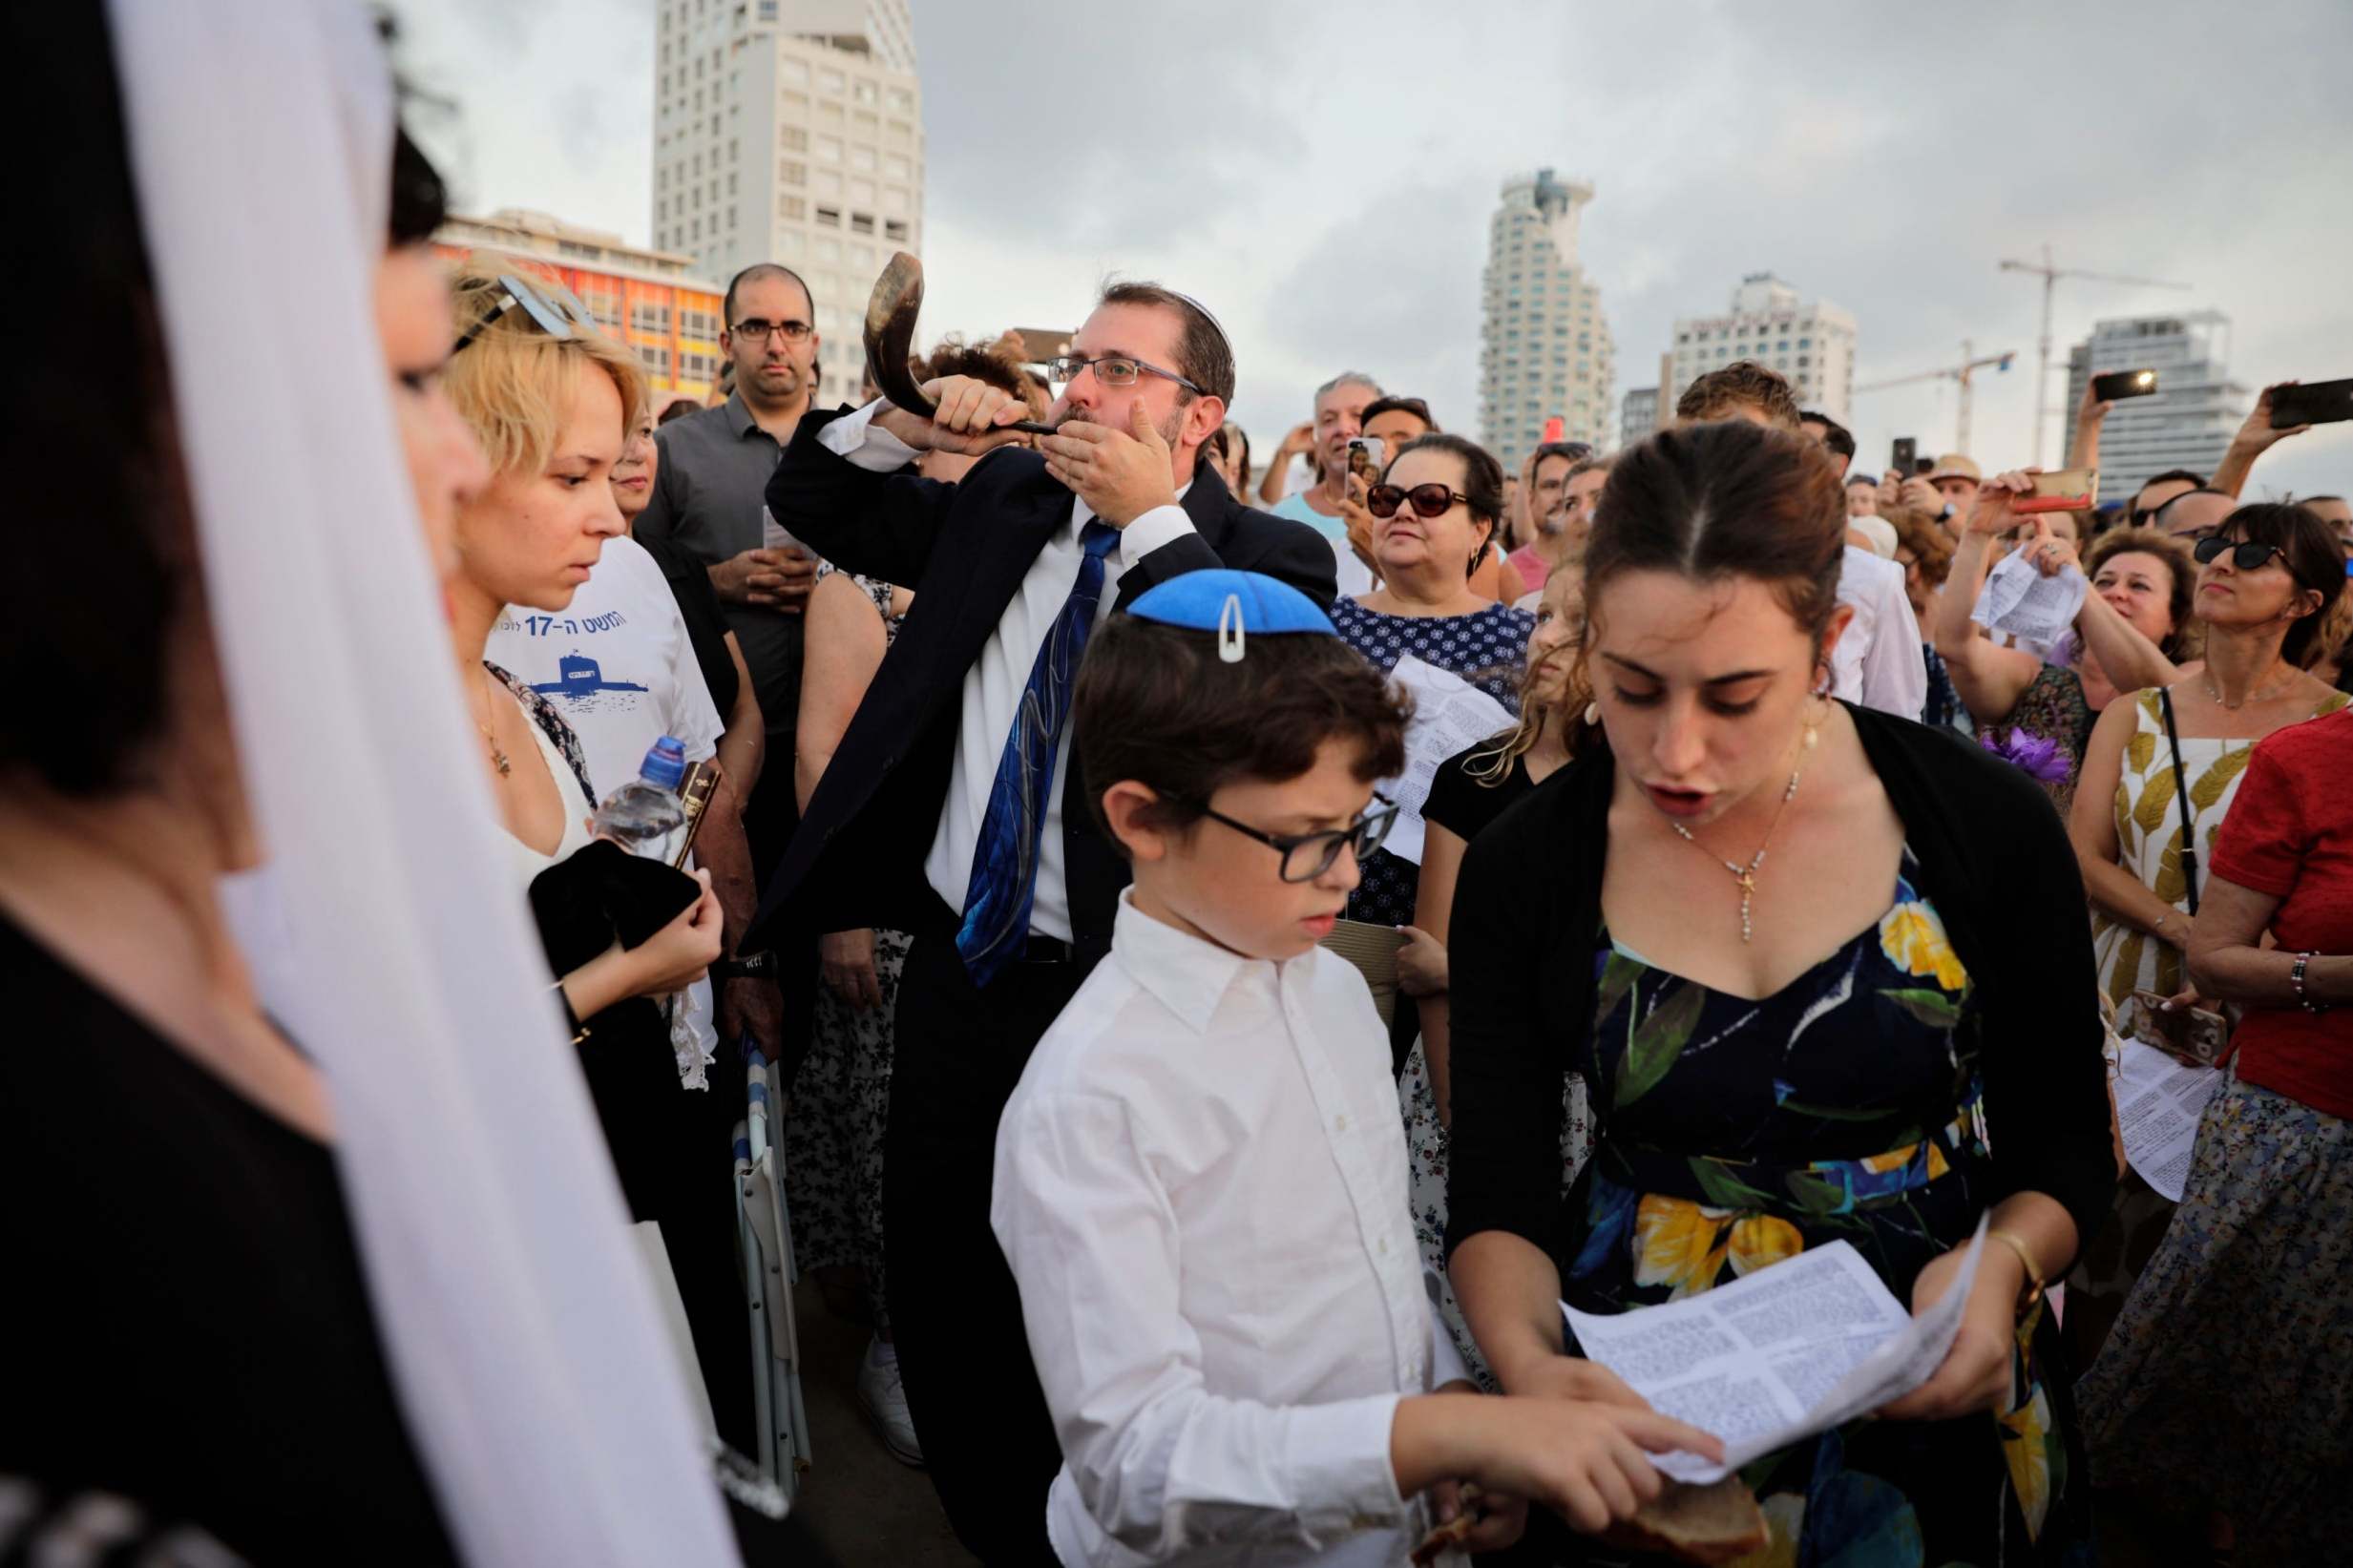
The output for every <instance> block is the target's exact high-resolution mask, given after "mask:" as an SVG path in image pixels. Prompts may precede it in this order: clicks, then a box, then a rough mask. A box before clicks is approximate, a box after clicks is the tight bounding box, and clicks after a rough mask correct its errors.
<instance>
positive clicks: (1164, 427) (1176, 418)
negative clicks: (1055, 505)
mask: <svg viewBox="0 0 2353 1568" xmlns="http://www.w3.org/2000/svg"><path fill="white" fill-rule="evenodd" d="M1074 420H1077V421H1081V422H1083V423H1085V424H1089V425H1103V428H1104V429H1111V430H1117V431H1119V432H1120V433H1121V434H1122V435H1128V434H1131V433H1133V432H1131V431H1130V430H1129V429H1128V428H1127V422H1126V421H1125V420H1122V421H1121V422H1120V423H1118V424H1117V425H1108V424H1104V422H1103V420H1101V419H1099V418H1097V417H1096V415H1095V411H1094V410H1093V409H1091V408H1073V409H1071V410H1070V411H1069V412H1067V413H1065V414H1063V415H1062V417H1061V418H1060V419H1058V420H1056V421H1055V422H1054V428H1055V429H1058V430H1059V429H1061V428H1062V427H1063V426H1065V425H1068V424H1070V423H1071V422H1072V421H1074ZM1152 429H1154V430H1155V431H1156V432H1158V434H1159V436H1160V438H1161V439H1162V440H1163V441H1166V443H1168V449H1169V450H1171V451H1174V450H1175V449H1176V444H1177V432H1178V431H1179V430H1182V429H1185V410H1184V409H1182V408H1179V409H1177V410H1176V411H1175V412H1174V413H1171V414H1170V415H1169V416H1168V417H1167V419H1166V421H1164V422H1163V423H1161V424H1158V425H1155V426H1153V427H1152Z"/></svg>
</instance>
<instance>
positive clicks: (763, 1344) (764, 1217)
mask: <svg viewBox="0 0 2353 1568" xmlns="http://www.w3.org/2000/svg"><path fill="white" fill-rule="evenodd" d="M748 1056H749V1061H748V1062H747V1063H746V1075H747V1077H748V1082H747V1084H746V1088H747V1091H748V1093H747V1098H748V1100H749V1103H750V1112H749V1115H748V1116H747V1117H746V1119H745V1120H743V1121H741V1122H738V1123H737V1124H736V1128H735V1217H736V1232H737V1236H738V1239H739V1241H740V1242H741V1244H742V1247H743V1254H744V1259H743V1261H744V1293H745V1300H746V1306H747V1307H748V1309H749V1314H750V1331H751V1355H752V1369H753V1370H752V1405H753V1413H754V1416H755V1418H756V1419H757V1420H758V1422H759V1427H760V1432H759V1445H760V1452H759V1453H756V1454H754V1455H753V1457H754V1458H755V1459H756V1460H757V1461H758V1462H759V1465H760V1469H761V1472H762V1474H766V1475H767V1477H768V1478H769V1479H770V1480H772V1481H774V1482H775V1483H776V1484H777V1486H778V1487H780V1488H781V1489H782V1490H783V1491H784V1494H785V1495H786V1497H787V1498H788V1499H789V1498H791V1497H792V1496H793V1495H795V1494H796V1493H797V1492H798V1491H799V1489H800V1480H801V1475H802V1474H803V1473H804V1472H806V1471H807V1470H808V1469H809V1410H808V1407H807V1406H806V1405H805V1404H804V1403H803V1402H802V1398H801V1343H800V1332H799V1328H798V1327H797V1325H796V1324H795V1322H794V1320H793V1315H792V1286H793V1284H794V1282H795V1280H797V1279H798V1277H799V1273H798V1270H796V1269H795V1268H794V1266H793V1263H792V1226H791V1225H790V1223H788V1219H787V1216H786V1213H785V1183H784V1179H783V1175H782V1173H781V1172H779V1171H778V1169H777V1163H778V1160H779V1159H780V1155H779V1151H778V1149H777V1147H776V1145H775V1142H774V1140H773V1139H771V1137H770V1127H771V1121H770V1114H769V1113H770V1110H771V1107H772V1106H774V1105H775V1104H776V1103H777V1101H776V1100H775V1099H774V1098H771V1087H772V1081H773V1080H772V1077H771V1072H772V1069H770V1068H769V1066H768V1064H767V1062H766V1061H765V1060H763V1059H762V1058H761V1056H759V1054H758V1053H757V1052H756V1051H755V1052H751V1053H748Z"/></svg>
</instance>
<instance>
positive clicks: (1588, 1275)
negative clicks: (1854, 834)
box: [1565, 853, 2092, 1568]
mask: <svg viewBox="0 0 2353 1568" xmlns="http://www.w3.org/2000/svg"><path fill="white" fill-rule="evenodd" d="M1913 874H1914V869H1913V865H1912V862H1911V859H1910V857H1909V855H1908V853H1907V855H1906V857H1905V860H1904V864H1903V868H1902V872H1901V874H1900V876H1899V878H1898V880H1897V884H1896V888H1895V895H1894V898H1893V899H1892V901H1891V904H1890V908H1889V909H1888V910H1887V912H1886V914H1885V915H1883V916H1881V917H1880V920H1879V922H1878V923H1877V924H1876V925H1875V926H1873V927H1871V928H1870V929H1868V930H1864V931H1862V932H1860V933H1859V934H1858V935H1857V936H1856V937H1855V938H1854V939H1853V940H1852V941H1850V942H1848V943H1846V944H1845V945H1844V946H1842V947H1841V948H1839V950H1838V951H1837V952H1835V953H1833V954H1831V955H1830V956H1829V957H1828V958H1825V959H1823V960H1822V961H1821V962H1820V963H1819V964H1817V965H1816V966H1815V967H1814V968H1813V969H1811V970H1809V971H1808V972H1806V973H1804V974H1803V975H1800V976H1799V977H1798V978H1797V979H1796V980H1795V981H1793V982H1791V984H1790V985H1788V986H1787V987H1785V988H1784V989H1783V990H1782V991H1780V992H1779V993H1776V994H1775V995H1772V996H1768V997H1765V998H1763V999H1762V1000H1757V1001H1750V1000H1747V999H1744V998H1741V997H1736V996H1732V995H1728V994H1725V993H1719V992H1715V991H1712V990H1711V989H1709V988H1708V987H1706V986H1702V985H1699V984H1696V983H1694V982H1692V981H1690V980H1686V979H1684V978H1682V977H1680V976H1678V975H1675V974H1672V973H1670V972H1666V971H1664V970H1660V969H1657V968H1654V967H1652V966H1651V965H1649V964H1648V963H1646V962H1645V961H1644V960H1643V959H1642V958H1641V957H1640V956H1639V955H1637V954H1635V953H1632V952H1630V951H1627V950H1626V949H1625V948H1623V947H1621V946H1619V945H1617V944H1616V943H1614V942H1612V941H1611V940H1610V938H1609V936H1608V933H1607V931H1604V932H1603V933H1602V934H1601V936H1600V939H1599V942H1598V944H1597V949H1596V952H1595V955H1594V964H1595V969H1596V972H1597V974H1598V976H1599V979H1598V994H1597V996H1596V1000H1595V1008H1594V1016H1595V1019H1596V1025H1595V1028H1594V1031H1593V1035H1592V1037H1591V1041H1590V1043H1589V1044H1588V1045H1587V1047H1586V1051H1585V1054H1584V1059H1583V1060H1582V1061H1581V1062H1580V1063H1579V1064H1578V1065H1579V1067H1580V1069H1581V1071H1582V1072H1583V1073H1584V1075H1585V1077H1586V1081H1587V1082H1588V1083H1589V1084H1590V1085H1591V1086H1592V1098H1593V1108H1594V1117H1595V1119H1596V1122H1597V1132H1598V1141H1597V1143H1596V1145H1595V1148H1594V1152H1593V1158H1592V1160H1591V1161H1590V1162H1589V1163H1588V1164H1587V1165H1586V1171H1585V1174H1584V1176H1583V1177H1582V1178H1581V1179H1580V1181H1579V1183H1578V1187H1579V1190H1578V1192H1577V1193H1575V1194H1572V1196H1571V1200H1570V1202H1571V1212H1572V1213H1573V1214H1577V1215H1579V1216H1581V1219H1580V1222H1579V1223H1578V1224H1577V1226H1576V1229H1575V1234H1573V1235H1572V1236H1571V1237H1570V1242H1569V1244H1570V1248H1571V1253H1570V1258H1571V1261H1570V1264H1569V1267H1568V1270H1567V1277H1566V1280H1565V1294H1566V1298H1567V1300H1568V1303H1569V1305H1570V1306H1572V1307H1577V1308H1579V1309H1580V1310H1582V1311H1587V1312H1619V1311H1626V1310H1629V1309H1631V1308H1634V1307H1647V1306H1651V1305H1654V1304H1656V1303H1659V1302H1664V1301H1671V1300H1675V1299H1677V1298H1680V1297H1685V1296H1691V1295H1696V1294H1698V1293H1700V1292H1702V1291H1706V1290H1710V1289H1712V1288H1714V1287H1715V1286H1718V1285H1723V1284H1729V1283H1730V1282H1731V1281H1733V1280H1734V1279H1737V1278H1739V1277H1740V1276H1742V1275H1746V1274H1753V1273H1754V1272H1756V1271H1757V1270H1758V1269H1761V1268H1767V1267H1770V1266H1771V1265H1774V1264H1776V1263H1779V1262H1781V1261H1782V1260H1784V1259H1787V1258H1791V1257H1794V1256H1796V1254H1798V1253H1800V1252H1802V1251H1804V1250H1805V1249H1806V1248H1807V1247H1810V1246H1823V1245H1827V1244H1830V1243H1832V1242H1834V1241H1845V1242H1847V1243H1849V1244H1852V1245H1853V1246H1854V1247H1855V1249H1856V1250H1857V1251H1858V1252H1859V1253H1860V1254H1861V1256H1862V1258H1863V1259H1864V1261H1865V1262H1866V1263H1868V1264H1869V1265H1871V1266H1872V1267H1873V1268H1874V1269H1875V1270H1876V1271H1877V1272H1878V1274H1879V1275H1880V1279H1881V1280H1882V1281H1883V1282H1884V1283H1885V1284H1886V1286H1887V1287H1888V1289H1889V1290H1890V1291H1892V1292H1893V1293H1894V1294H1895V1296H1896V1299H1897V1300H1899V1301H1905V1302H1908V1301H1909V1300H1910V1299H1911V1291H1912V1286H1913V1283H1914V1281H1915V1279H1916V1278H1917V1277H1918V1275H1919V1273H1920V1271H1921V1269H1922V1267H1923V1266H1925V1265H1927V1264H1928V1263H1929V1262H1931V1261H1932V1260H1934V1259H1935V1258H1936V1257H1937V1256H1939V1255H1940V1254H1942V1253H1943V1252H1944V1251H1946V1250H1947V1249H1948V1248H1950V1247H1951V1246H1953V1245H1954V1244H1958V1243H1962V1242H1965V1241H1966V1240H1967V1239H1968V1237H1969V1235H1970V1233H1971V1232H1972V1231H1973V1230H1974V1229H1975V1227H1976V1224H1977V1219H1978V1215H1979V1214H1980V1213H1981V1212H1982V1211H1983V1210H1984V1209H1985V1206H1986V1205H1987V1204H1988V1203H1989V1202H1993V1201H1994V1199H1995V1198H1997V1197H1998V1196H2000V1193H1999V1189H1998V1187H1996V1185H1995V1184H1994V1181H1993V1170H1992V1166H1991V1163H1990V1158H1989V1156H1988V1154H1987V1150H1986V1144H1985V1132H1984V1119H1983V1116H1982V1110H1981V1100H1982V1098H1983V1097H1982V1092H1981V1089H1980V1085H1979V1078H1978V1070H1977V1059H1978V1047H1977V1033H1978V1014H1977V1008H1976V1005H1975V1001H1974V998H1973V995H1972V992H1971V986H1970V980H1969V975H1968V973H1967V972H1966V971H1965V970H1964V967H1963V966H1962V963H1961V960H1960V958H1959V957H1958V956H1957V955H1956V954H1955V953H1954V951H1953V950H1952V947H1951V945H1950V943H1949V942H1948V940H1947V939H1946V936H1945V932H1944V925H1943V920H1942V919H1941V918H1940V917H1939V915H1938V913H1937V911H1936V909H1935V907H1934V906H1933V905H1931V904H1930V903H1929V902H1928V901H1927V900H1925V899H1923V898H1922V897H1921V896H1920V895H1919V894H1918V893H1917V892H1915V891H1914V889H1913V887H1912V883H1911V880H1910V879H1911V877H1912V876H1913ZM2053 1327H2054V1326H2052V1325H2051V1324H2049V1323H2048V1319H2047V1315H2046V1314H2045V1312H2044V1311H2043V1309H2042V1308H2041V1307H2037V1308H2036V1309H2035V1310H2034V1311H2033V1312H2032V1313H2031V1314H2029V1316H2028V1317H2027V1321H2026V1322H2025V1323H2024V1324H2023V1325H2022V1326H2021V1328H2020V1332H2019V1338H2018V1343H2017V1348H2016V1350H2015V1352H2014V1356H2013V1364H2012V1371H2013V1383H2012V1397H2011V1398H2010V1399H2008V1400H2006V1401H2005V1413H2004V1414H2002V1415H2001V1416H1999V1417H1996V1416H1994V1415H1991V1414H1985V1415H1977V1416H1967V1417H1960V1418H1956V1419H1953V1420H1948V1421H1937V1422H1910V1421H1873V1420H1870V1419H1867V1418H1866V1419H1863V1420H1859V1421H1856V1422H1852V1423H1850V1424H1848V1425H1847V1426H1845V1427H1842V1428H1839V1429H1838V1430H1836V1431H1833V1432H1824V1433H1822V1434H1821V1435H1820V1436H1818V1437H1814V1438H1810V1439H1807V1440H1806V1441H1804V1442H1801V1443H1797V1444H1796V1445H1793V1446H1792V1447H1790V1448H1787V1449H1783V1450H1781V1451H1779V1452H1778V1453H1772V1454H1768V1455H1766V1456H1765V1457H1763V1458H1761V1459H1758V1460H1756V1461H1755V1462H1754V1463H1753V1464H1751V1465H1749V1466H1747V1467H1745V1468H1744V1469H1743V1471H1742V1472H1741V1474H1742V1478H1743V1479H1744V1480H1745V1481H1747V1482H1748V1484H1749V1485H1750V1486H1751V1487H1752V1488H1753V1489H1754V1491H1755V1493H1756V1495H1757V1499H1758V1501H1759V1502H1760V1503H1761V1504H1762V1505H1763V1507H1764V1510H1765V1515H1766V1517H1767V1519H1768V1520H1769V1522H1770V1524H1771V1527H1772V1532H1773V1535H1772V1541H1771V1544H1770V1545H1769V1546H1768V1547H1767V1548H1766V1549H1765V1551H1764V1552H1763V1553H1761V1554H1759V1555H1757V1556H1755V1557H1753V1558H1748V1559H1744V1560H1747V1561H1750V1562H1755V1563H1762V1564H1771V1565H1775V1568H1796V1565H1797V1564H1834V1563H1835V1564H1838V1565H1839V1568H1881V1565H1887V1568H1894V1565H1898V1564H1901V1565H1904V1568H1917V1565H1922V1564H1962V1563H1966V1564H1972V1565H1976V1568H1993V1565H1995V1564H2009V1563H2089V1562H2090V1561H2091V1560H2092V1559H2091V1555H2090V1523H2089V1517H2088V1507H2087V1499H2086V1495H2085V1490H2084V1488H2083V1487H2081V1486H2080V1485H2076V1486H2070V1485H2069V1477H2070V1476H2078V1477H2080V1476H2081V1475H2083V1474H2085V1471H2084V1467H2083V1465H2082V1463H2081V1461H2080V1457H2079V1451H2078V1449H2077V1445H2076V1438H2075V1434H2074V1432H2073V1427H2074V1422H2073V1419H2072V1411H2071V1407H2070V1406H2069V1402H2068V1396H2067V1379H2066V1378H2065V1377H2064V1376H2060V1375H2054V1373H2055V1371H2056V1369H2055V1367H2054V1366H2053V1365H2052V1362H2051V1360H2050V1359H2049V1358H2050V1357H2051V1355H2052V1353H2053V1352H2054V1350H2055V1349H2056V1346H2055V1342H2054V1338H2053V1334H2052V1328H2053Z"/></svg>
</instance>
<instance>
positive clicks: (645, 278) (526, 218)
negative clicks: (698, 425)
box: [433, 208, 725, 413]
mask: <svg viewBox="0 0 2353 1568" xmlns="http://www.w3.org/2000/svg"><path fill="white" fill-rule="evenodd" d="M433 248H434V250H435V251H437V252H438V253H439V254H441V255H443V256H446V257H449V258H451V259H452V260H462V259H464V258H465V257H466V256H468V255H470V254H472V253H473V252H474V251H476V250H491V251H498V252H501V253H503V254H506V255H511V256H514V257H515V258H517V259H518V260H520V261H523V262H524V263H525V264H526V265H528V266H529V267H531V268H532V269H533V270H534V271H536V272H539V273H541V274H543V275H545V276H547V277H551V278H554V279H555V280H557V282H561V283H562V284H563V285H564V286H565V287H566V288H568V289H570V290H572V292H573V293H574V294H577V295H578V296H579V300H580V303H582V304H584V305H586V306H587V307H588V310H589V313H590V314H591V315H593V316H595V317H596V318H597V320H598V321H599V323H601V324H603V326H604V328H605V330H607V331H608V332H610V333H612V334H613V336H614V337H616V338H618V339H620V341H621V342H623V343H625V344H627V345H629V346H630V348H631V350H632V351H633V352H635V353H636V354H637V356H638V359H639V361H640V362H641V364H643V365H644V366H645V370H646V375H647V377H648V378H649V381H650V384H651V387H652V393H653V404H654V408H655V411H656V412H657V413H659V412H660V411H661V409H662V407H663V406H664V405H665V404H668V403H671V402H673V401H675V400H677V399H679V398H691V399H693V400H694V401H695V402H698V403H700V402H702V401H703V400H704V398H705V397H707V396H708V395H709V393H710V389H711V384H712V382H713V380H714V379H715V378H716V377H717V376H718V374H719V366H720V365H721V363H722V355H721V352H720V347H719V330H720V325H721V322H720V305H721V303H723V302H722V296H723V294H724V292H725V291H724V289H723V287H722V285H720V284H718V283H714V282H710V281H708V280H706V279H702V278H697V277H694V276H693V275H692V274H691V273H690V272H689V271H688V268H689V267H691V266H692V265H693V261H692V260H691V259H690V258H688V257H684V256H678V255H674V254H672V253H670V252H667V251H658V250H645V249H642V248H641V247H638V246H635V245H626V244H623V243H622V242H621V240H620V236H618V235H611V234H604V233H600V232H599V231H597V230H595V229H583V228H579V227H577V226H575V225H573V224H570V223H565V222H561V221H559V220H557V219H553V218H549V217H547V216H545V215H544V214H540V213H531V212H522V211H518V210H515V209H512V208H503V209H501V210H500V211H498V212H495V213H493V214H492V215H491V216H490V217H488V218H452V219H451V220H449V221H448V222H447V223H444V224H443V225H442V226H441V228H440V229H439V230H438V231H437V232H436V233H435V234H434V235H433Z"/></svg>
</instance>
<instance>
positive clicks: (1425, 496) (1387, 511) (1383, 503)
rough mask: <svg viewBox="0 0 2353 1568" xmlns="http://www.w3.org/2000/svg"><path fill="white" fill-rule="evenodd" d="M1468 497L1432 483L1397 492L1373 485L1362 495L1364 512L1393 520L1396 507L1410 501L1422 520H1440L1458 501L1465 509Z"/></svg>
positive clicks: (1390, 487) (1389, 487)
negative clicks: (1428, 518)
mask: <svg viewBox="0 0 2353 1568" xmlns="http://www.w3.org/2000/svg"><path fill="white" fill-rule="evenodd" d="M1470 499H1471V498H1470V497H1469V496H1467V495H1465V494H1463V493H1462V492H1461V491H1459V490H1448V489H1447V488H1446V487H1445V486H1444V485H1441V484H1439V483H1437V482H1435V481H1433V482H1432V483H1430V484H1427V485H1416V486H1415V487H1414V488H1413V489H1412V490H1399V489H1398V488H1397V486H1395V485H1375V486H1374V487H1373V488H1372V489H1371V490H1368V491H1365V492H1364V506H1365V510H1366V511H1368V512H1371V513H1372V514H1373V515H1374V516H1376V517H1394V516H1396V515H1397V508H1398V507H1400V506H1403V505H1405V504H1406V503H1408V502H1411V503H1412V505H1413V508H1414V510H1415V511H1416V512H1418V513H1420V514H1421V515H1422V516H1424V517H1443V516H1445V515H1446V513H1447V512H1450V511H1452V510H1453V509H1454V505H1455V503H1456V502H1458V501H1460V502H1461V503H1462V504H1464V505H1465V506H1467V505H1469V504H1470Z"/></svg>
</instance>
